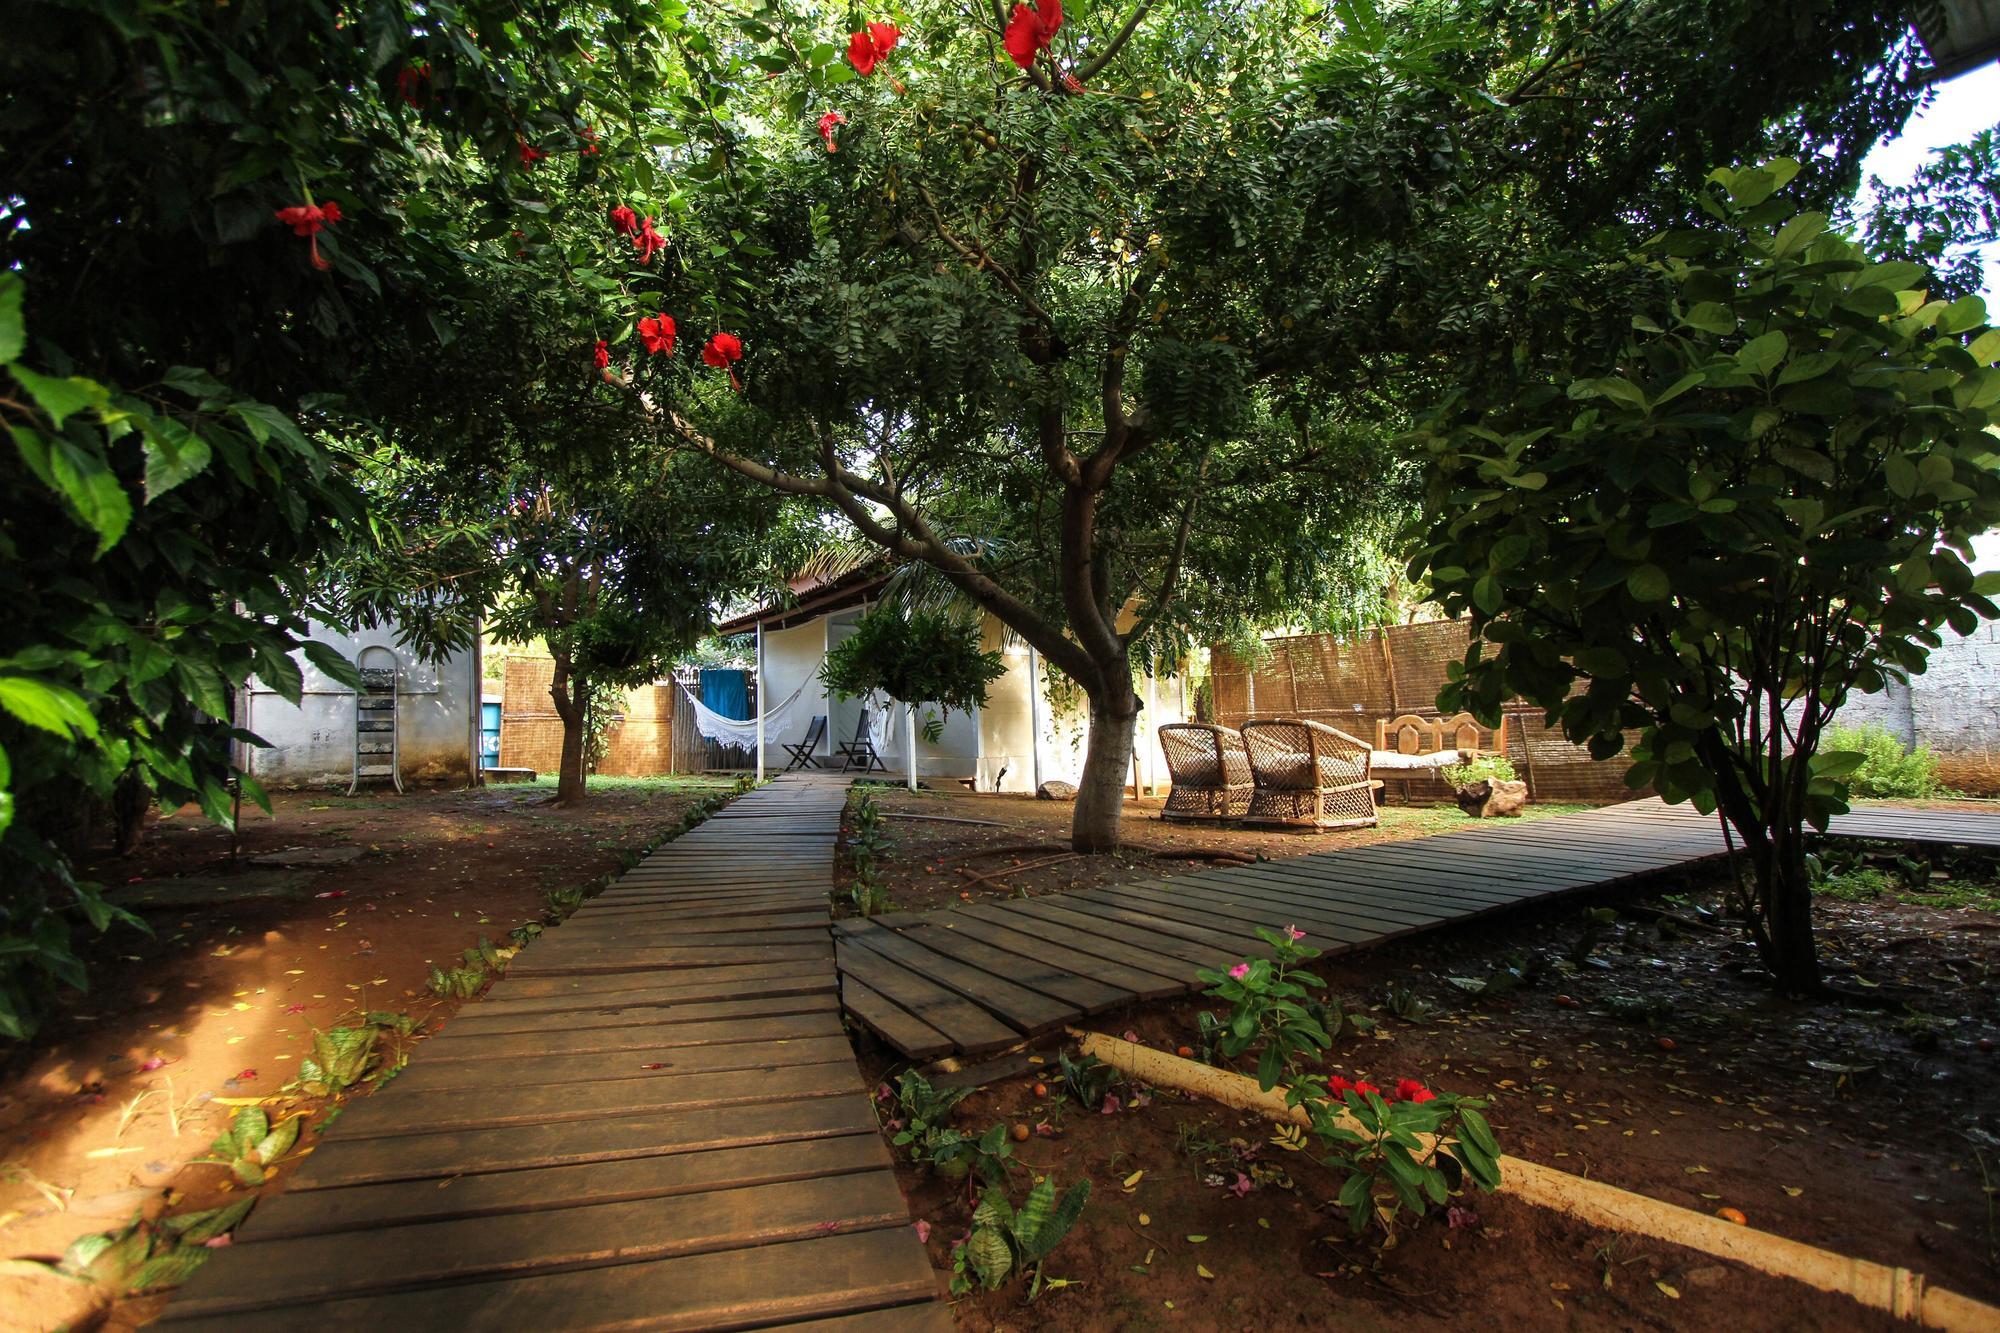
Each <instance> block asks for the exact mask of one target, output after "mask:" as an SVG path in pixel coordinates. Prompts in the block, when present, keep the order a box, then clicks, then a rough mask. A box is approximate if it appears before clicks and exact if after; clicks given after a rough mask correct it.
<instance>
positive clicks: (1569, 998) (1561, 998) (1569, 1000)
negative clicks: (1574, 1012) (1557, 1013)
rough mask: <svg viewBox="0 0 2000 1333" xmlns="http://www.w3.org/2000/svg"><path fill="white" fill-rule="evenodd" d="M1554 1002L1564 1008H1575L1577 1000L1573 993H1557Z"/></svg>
mask: <svg viewBox="0 0 2000 1333" xmlns="http://www.w3.org/2000/svg"><path fill="white" fill-rule="evenodd" d="M1556 1003H1557V1004H1559V1005H1561V1006H1562V1007H1563V1008H1565V1009H1574V1008H1576V1004H1577V1000H1576V996H1574V995H1558V996H1556Z"/></svg>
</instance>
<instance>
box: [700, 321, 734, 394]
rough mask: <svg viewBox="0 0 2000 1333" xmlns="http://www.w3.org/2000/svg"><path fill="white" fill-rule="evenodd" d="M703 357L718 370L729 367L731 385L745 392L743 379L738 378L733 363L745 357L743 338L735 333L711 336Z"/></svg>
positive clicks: (703, 359) (702, 352)
mask: <svg viewBox="0 0 2000 1333" xmlns="http://www.w3.org/2000/svg"><path fill="white" fill-rule="evenodd" d="M701 359H702V361H703V362H704V363H705V364H707V365H711V366H714V367H715V368H716V369H718V370H721V369H724V368H727V369H728V371H729V386H730V387H731V388H732V389H735V390H736V392H738V393H742V392H743V381H742V380H740V379H738V378H736V367H735V365H734V364H733V363H735V362H737V361H741V360H742V359H743V340H742V339H741V338H738V337H737V336H736V335H735V334H733V333H718V334H715V335H714V336H712V337H711V338H709V340H708V345H707V346H706V347H703V348H702V349H701Z"/></svg>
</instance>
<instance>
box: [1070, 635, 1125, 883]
mask: <svg viewBox="0 0 2000 1333" xmlns="http://www.w3.org/2000/svg"><path fill="white" fill-rule="evenodd" d="M1128 682H1129V673H1128V672H1126V671H1124V670H1123V669H1122V668H1121V670H1120V672H1119V674H1118V675H1117V676H1116V677H1115V681H1114V685H1113V688H1112V691H1111V693H1113V695H1114V696H1115V697H1113V698H1111V699H1109V700H1103V701H1100V699H1099V698H1098V695H1097V694H1096V693H1092V694H1091V696H1090V743H1089V745H1088V746H1087V747H1086V749H1085V750H1084V755H1083V777H1082V778H1081V779H1080V780H1079V781H1078V782H1077V784H1076V810H1075V813H1074V814H1073V815H1072V817H1071V820H1070V835H1069V839H1070V847H1071V849H1072V850H1074V851H1079V852H1109V851H1115V850H1116V849H1117V847H1118V843H1119V828H1118V821H1119V817H1120V815H1122V814H1123V813H1124V808H1125V780H1126V778H1127V777H1129V776H1130V774H1131V771H1132V748H1133V740H1134V737H1133V733H1134V731H1135V729H1136V727H1137V724H1138V721H1139V696H1138V695H1136V694H1134V693H1133V692H1132V687H1131V685H1130V684H1129V683H1128Z"/></svg>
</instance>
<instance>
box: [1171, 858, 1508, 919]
mask: <svg viewBox="0 0 2000 1333" xmlns="http://www.w3.org/2000/svg"><path fill="white" fill-rule="evenodd" d="M1173 882H1174V883H1176V884H1183V883H1200V884H1206V885H1213V886H1217V887H1220V886H1224V885H1227V886H1230V887H1232V888H1240V889H1244V890H1247V891H1249V892H1251V893H1264V894H1267V895H1275V896H1281V897H1289V898H1293V899H1298V900H1301V901H1305V902H1312V903H1320V904H1326V905H1328V906H1337V907H1338V908H1340V909H1341V910H1342V911H1343V912H1345V913H1347V914H1348V915H1350V916H1354V917H1358V918H1363V919H1366V920H1371V921H1385V920H1386V921H1388V922H1389V923H1391V924H1397V925H1400V924H1403V918H1404V917H1405V916H1406V915H1407V912H1408V910H1409V909H1411V908H1421V909H1425V910H1429V911H1435V912H1438V913H1440V914H1444V915H1451V914H1455V913H1459V912H1481V911H1485V910H1487V909H1488V908H1492V907H1500V906H1506V905H1508V904H1511V903H1513V902H1515V901H1517V898H1516V897H1515V896H1514V895H1511V894H1504V895H1503V894H1497V893H1480V894H1470V893H1460V892H1455V891H1442V890H1438V889H1436V888H1434V887H1433V886H1432V885H1430V884H1425V883H1421V882H1418V883H1412V882H1409V881H1407V880H1404V879H1402V878H1401V877H1398V878H1395V879H1391V878H1389V877H1387V876H1383V877H1379V878H1378V877H1377V876H1375V875H1373V874H1370V873H1368V872H1366V871H1350V872H1349V873H1348V874H1347V875H1345V876H1335V875H1333V874H1331V873H1329V872H1318V873H1308V872H1307V871H1306V870H1305V869H1304V868H1303V867H1300V868H1299V869H1298V870H1296V871H1294V872H1292V873H1290V874H1266V873H1262V872H1260V871H1256V870H1244V871H1235V870H1230V871H1223V872H1221V873H1219V874H1217V875H1215V876H1213V877H1210V876H1206V875H1204V876H1200V877H1199V878H1198V879H1193V880H1175V881H1173ZM1382 909H1387V911H1386V913H1385V912H1384V911H1383V910H1382Z"/></svg>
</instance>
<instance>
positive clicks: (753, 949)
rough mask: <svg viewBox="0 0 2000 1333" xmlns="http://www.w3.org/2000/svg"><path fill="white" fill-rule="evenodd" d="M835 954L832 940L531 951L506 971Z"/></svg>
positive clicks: (642, 967) (539, 972)
mask: <svg viewBox="0 0 2000 1333" xmlns="http://www.w3.org/2000/svg"><path fill="white" fill-rule="evenodd" d="M832 952H833V942H832V941H831V940H825V941H821V942H819V943H815V944H809V945H800V944H749V945H744V944H731V945H722V946H717V947H714V948H693V947H689V948H674V947H670V946H653V947H649V948H648V947H641V948H631V949H613V948H608V947H607V948H604V949H591V948H588V947H585V946H581V945H579V946H576V947H574V948H570V949H562V950H559V951H558V950H547V951H541V952H540V953H539V954H538V952H537V951H536V950H532V949H531V950H528V951H527V952H525V953H523V954H522V955H521V956H520V957H519V958H516V959H515V960H514V962H513V965H512V966H510V967H509V968H508V969H507V970H508V971H509V972H511V973H513V974H515V975H517V976H526V977H545V976H552V975H561V974H564V973H570V972H575V973H585V972H643V971H647V970H649V969H654V968H702V967H716V966H723V965H727V964H731V963H776V962H785V961H793V960H805V959H813V960H818V959H823V958H826V957H828V956H829V955H830V954H831V953H832Z"/></svg>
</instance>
